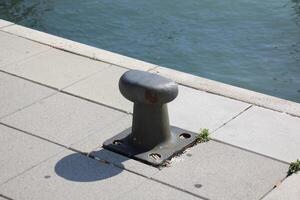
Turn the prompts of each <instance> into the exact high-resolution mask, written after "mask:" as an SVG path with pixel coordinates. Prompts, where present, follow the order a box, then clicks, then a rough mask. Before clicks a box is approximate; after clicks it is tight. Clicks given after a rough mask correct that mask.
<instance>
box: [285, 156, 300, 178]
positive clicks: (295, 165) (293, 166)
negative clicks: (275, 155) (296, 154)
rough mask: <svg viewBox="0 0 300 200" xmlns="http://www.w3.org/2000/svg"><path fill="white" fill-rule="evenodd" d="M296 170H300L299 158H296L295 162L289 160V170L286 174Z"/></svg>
mask: <svg viewBox="0 0 300 200" xmlns="http://www.w3.org/2000/svg"><path fill="white" fill-rule="evenodd" d="M298 171H300V160H299V159H297V160H296V161H295V162H291V164H290V167H289V171H288V175H291V174H293V173H297V172H298Z"/></svg>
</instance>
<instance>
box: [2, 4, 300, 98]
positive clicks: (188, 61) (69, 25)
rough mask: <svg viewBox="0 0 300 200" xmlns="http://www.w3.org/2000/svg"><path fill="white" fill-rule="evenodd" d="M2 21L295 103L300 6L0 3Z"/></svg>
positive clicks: (299, 86) (299, 82)
mask: <svg viewBox="0 0 300 200" xmlns="http://www.w3.org/2000/svg"><path fill="white" fill-rule="evenodd" d="M0 18H2V19H6V20H9V21H13V22H15V23H18V24H22V25H25V26H28V27H31V28H34V29H38V30H41V31H45V32H48V33H51V34H54V35H58V36H62V37H65V38H69V39H72V40H75V41H78V42H81V43H85V44H88V45H92V46H96V47H99V48H103V49H106V50H109V51H113V52H117V53H120V54H123V55H127V56H130V57H134V58H138V59H141V60H144V61H148V62H151V63H155V64H158V65H162V66H165V67H169V68H173V69H177V70H180V71H184V72H188V73H192V74H195V75H199V76H203V77H207V78H209V79H213V80H217V81H221V82H224V83H228V84H232V85H236V86H239V87H243V88H247V89H251V90H255V91H258V92H262V93H266V94H270V95H273V96H277V97H281V98H284V99H289V100H292V101H296V102H300V0H264V1H261V0H251V1H250V0H239V1H236V0H226V1H224V0H215V1H212V0H186V1H181V0H164V1H159V0H114V1H112V0H88V1H85V0H63V1H62V0H39V1H38V0H0Z"/></svg>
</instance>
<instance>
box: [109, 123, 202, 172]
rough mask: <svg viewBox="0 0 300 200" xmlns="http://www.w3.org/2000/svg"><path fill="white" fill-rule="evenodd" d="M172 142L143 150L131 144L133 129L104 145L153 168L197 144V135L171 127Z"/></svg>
mask: <svg viewBox="0 0 300 200" xmlns="http://www.w3.org/2000/svg"><path fill="white" fill-rule="evenodd" d="M170 128H171V135H172V137H171V138H170V140H168V141H165V142H164V143H161V144H158V145H157V146H155V147H154V148H153V149H150V150H147V151H145V150H141V149H138V148H136V147H134V146H132V144H131V143H130V142H129V138H130V137H128V136H129V135H130V133H131V128H129V129H126V130H125V131H123V132H121V133H119V134H118V135H116V136H114V137H112V138H110V139H108V140H106V141H105V142H104V143H103V147H104V148H105V149H108V150H111V151H113V152H116V153H119V154H122V155H124V156H127V157H129V158H132V159H135V160H139V161H141V162H144V163H146V164H149V165H152V166H156V167H157V166H160V165H163V164H164V163H165V161H166V160H169V159H171V158H172V157H173V156H175V155H177V154H179V153H181V152H183V151H184V149H186V148H188V147H191V146H193V145H194V144H195V143H196V139H197V134H196V133H193V132H190V131H187V130H183V129H181V128H177V127H174V126H171V127H170Z"/></svg>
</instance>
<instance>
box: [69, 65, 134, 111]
mask: <svg viewBox="0 0 300 200" xmlns="http://www.w3.org/2000/svg"><path fill="white" fill-rule="evenodd" d="M126 71H127V70H126V69H124V68H120V67H117V66H111V67H110V68H106V69H105V70H103V71H101V72H99V73H97V74H95V75H94V76H91V77H90V78H88V79H86V80H83V81H80V82H78V83H76V84H74V85H72V86H70V87H67V88H66V89H65V91H66V92H68V93H72V94H75V95H77V96H81V97H84V98H87V99H90V100H93V101H96V102H100V103H102V104H105V105H109V106H111V107H115V108H118V109H122V110H124V111H126V112H132V109H133V104H132V102H130V101H128V100H127V99H125V98H124V97H123V96H122V95H121V93H120V91H119V79H120V77H121V76H122V75H123V73H125V72H126Z"/></svg>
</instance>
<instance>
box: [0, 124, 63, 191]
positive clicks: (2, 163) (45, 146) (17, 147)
mask: <svg viewBox="0 0 300 200" xmlns="http://www.w3.org/2000/svg"><path fill="white" fill-rule="evenodd" d="M0 134H1V137H0V172H1V173H0V185H1V184H3V183H4V182H6V181H8V180H10V179H11V178H14V177H15V176H17V175H19V174H21V173H23V172H24V171H26V170H28V169H30V168H32V167H33V166H35V165H37V164H39V163H40V162H42V161H44V160H46V159H48V158H49V157H51V156H53V155H55V154H57V153H59V152H61V151H63V148H62V147H60V146H57V145H54V144H51V143H49V142H46V141H43V140H41V139H38V138H35V137H33V136H30V135H27V134H25V133H22V132H20V131H17V130H14V129H11V128H8V127H6V126H3V125H0Z"/></svg>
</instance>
